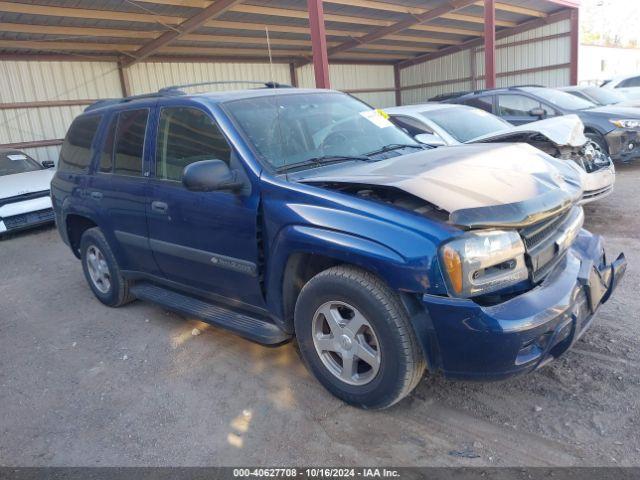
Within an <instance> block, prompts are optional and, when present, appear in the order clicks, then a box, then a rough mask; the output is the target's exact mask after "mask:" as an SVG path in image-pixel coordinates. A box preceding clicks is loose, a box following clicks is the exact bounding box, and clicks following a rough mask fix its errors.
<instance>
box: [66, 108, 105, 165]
mask: <svg viewBox="0 0 640 480" xmlns="http://www.w3.org/2000/svg"><path fill="white" fill-rule="evenodd" d="M101 120H102V116H101V115H92V116H86V117H79V118H76V119H75V120H74V121H73V123H72V124H71V127H70V128H69V131H68V132H67V136H66V138H65V139H64V143H63V144H62V150H60V161H59V162H58V170H61V171H72V172H86V171H87V170H88V168H89V163H90V162H91V157H92V149H91V146H92V144H93V140H94V138H95V136H96V132H97V131H98V126H99V125H100V121H101Z"/></svg>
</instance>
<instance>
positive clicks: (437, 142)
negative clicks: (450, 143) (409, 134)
mask: <svg viewBox="0 0 640 480" xmlns="http://www.w3.org/2000/svg"><path fill="white" fill-rule="evenodd" d="M413 138H415V140H416V141H417V142H420V143H424V144H425V145H429V146H431V147H444V146H445V145H446V143H444V140H443V139H442V138H441V137H440V136H438V135H436V134H434V133H419V134H418V135H416V136H415V137H413Z"/></svg>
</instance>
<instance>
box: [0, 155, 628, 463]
mask: <svg viewBox="0 0 640 480" xmlns="http://www.w3.org/2000/svg"><path fill="white" fill-rule="evenodd" d="M618 173H619V175H618V177H617V185H616V190H615V192H614V194H613V195H612V196H610V197H609V198H608V199H606V200H604V201H602V202H600V203H597V204H595V205H593V206H589V207H587V208H586V217H587V221H586V226H587V228H589V229H591V230H592V231H594V232H597V233H600V234H603V235H605V236H606V239H607V245H608V249H609V251H610V252H611V253H612V254H614V253H615V254H617V253H618V252H619V251H624V252H625V253H626V255H627V258H628V260H629V270H628V272H627V277H626V278H625V280H624V282H623V284H622V285H621V286H620V289H619V290H618V291H617V292H616V293H617V294H616V295H615V296H614V298H613V299H612V300H611V301H610V302H609V303H607V304H606V305H605V306H604V307H603V308H602V309H601V312H600V314H599V318H598V319H597V320H596V322H595V323H594V326H593V327H592V329H591V330H590V331H589V332H588V333H587V334H586V335H585V336H584V337H583V339H582V340H581V341H580V342H579V343H578V344H577V345H576V346H575V348H574V349H573V350H572V351H570V352H569V353H568V354H567V355H566V356H565V357H563V358H561V359H560V360H559V361H557V362H555V363H553V364H551V365H549V366H547V367H545V368H544V369H542V370H541V371H539V372H537V373H534V374H531V375H528V376H524V377H520V378H516V379H513V380H509V381H505V382H501V383H485V384H482V383H455V382H450V381H446V380H444V379H442V378H440V377H437V376H433V377H432V376H427V377H425V378H424V380H423V381H422V382H421V383H420V385H419V386H418V388H417V389H416V390H415V391H414V393H413V394H412V395H411V396H410V397H409V398H408V399H406V400H404V401H403V402H401V403H400V404H398V405H397V406H395V407H393V408H392V409H390V410H386V411H382V412H367V411H361V410H357V409H355V408H352V407H349V406H347V405H345V404H343V403H341V402H340V401H338V400H336V399H335V398H333V397H332V396H331V395H329V394H328V393H327V392H326V391H325V390H324V389H323V388H322V387H321V386H320V385H319V384H318V383H317V382H316V381H315V380H314V379H313V378H311V376H310V375H309V374H308V373H307V372H306V371H305V369H304V367H303V366H302V364H301V362H300V361H299V360H298V357H297V354H296V352H295V349H294V347H293V346H292V345H286V346H284V347H280V348H265V347H261V346H258V345H256V344H253V343H250V342H248V341H245V340H242V339H240V338H238V337H235V336H234V335H232V334H229V333H227V332H225V331H223V330H220V329H216V328H214V327H210V326H207V325H205V324H203V323H201V322H198V321H196V320H193V319H185V318H182V317H181V316H179V315H175V314H173V313H169V312H167V311H164V310H162V309H161V308H158V307H156V306H154V305H150V304H145V303H141V302H136V303H134V304H131V305H129V306H127V307H124V308H121V309H117V310H113V309H109V308H107V307H104V306H103V305H101V304H100V303H99V302H98V301H97V300H95V299H94V297H93V295H92V294H91V292H90V290H89V288H88V287H87V285H86V283H85V280H84V277H83V275H82V270H81V266H80V263H79V262H78V261H77V260H76V259H75V258H74V257H73V256H72V255H71V253H70V252H69V251H68V249H67V247H66V246H64V245H63V244H62V242H61V241H60V239H59V238H58V234H57V232H56V231H55V230H54V229H52V228H45V229H39V230H36V231H33V232H30V233H25V234H20V235H18V236H15V237H12V238H9V239H7V240H4V241H0V272H1V273H0V465H4V466H39V465H55V466H106V465H119V466H133V465H152V466H155V465H162V466H164V465H265V466H266V465H316V466H317V465H369V464H377V465H394V466H414V465H421V466H424V465H431V466H447V465H456V466H461V465H468V466H501V465H510V466H520V465H541V466H545V465H618V466H620V465H624V466H628V465H640V435H638V430H639V428H640V412H639V410H640V409H639V406H640V340H639V333H640V315H639V314H638V312H639V310H640V262H639V260H638V257H639V251H640V248H639V247H640V239H639V236H640V208H639V205H640V187H639V185H640V164H636V165H634V166H626V167H625V166H622V167H619V169H618ZM196 327H197V328H199V329H201V330H202V334H201V335H198V336H193V335H192V330H193V329H194V328H196Z"/></svg>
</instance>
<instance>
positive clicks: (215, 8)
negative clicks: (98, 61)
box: [122, 0, 240, 67]
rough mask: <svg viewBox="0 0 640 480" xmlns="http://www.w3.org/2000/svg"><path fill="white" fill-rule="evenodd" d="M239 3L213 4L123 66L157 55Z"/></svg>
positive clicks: (223, 0)
mask: <svg viewBox="0 0 640 480" xmlns="http://www.w3.org/2000/svg"><path fill="white" fill-rule="evenodd" d="M239 2H240V0H217V1H215V2H213V3H212V4H211V5H209V6H208V7H207V8H204V9H202V10H201V11H200V12H198V13H196V14H195V15H194V16H193V17H190V18H188V19H186V20H185V21H184V22H182V23H181V24H180V25H178V27H177V28H175V29H172V30H168V31H166V32H164V33H163V34H162V35H160V36H159V37H158V38H155V39H154V40H151V41H150V42H148V43H146V44H145V45H143V46H142V47H140V48H139V49H138V50H136V51H135V52H133V54H132V55H133V57H134V58H130V59H127V60H124V61H123V64H122V66H123V67H130V66H131V65H133V64H134V63H137V62H139V61H140V60H142V59H144V58H147V57H148V56H149V55H152V54H154V53H156V52H157V51H158V50H160V49H161V48H162V47H165V46H166V45H168V44H170V43H171V42H173V41H175V40H177V39H178V38H180V37H181V36H183V35H186V34H188V33H191V32H193V31H194V30H196V29H198V28H199V27H201V26H202V25H204V24H205V23H207V21H209V20H211V19H212V18H215V17H217V16H218V15H222V14H223V13H224V12H225V11H227V10H228V9H230V8H231V7H233V6H234V5H235V4H237V3H239ZM150 21H153V18H151V19H150Z"/></svg>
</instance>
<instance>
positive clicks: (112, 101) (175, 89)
mask: <svg viewBox="0 0 640 480" xmlns="http://www.w3.org/2000/svg"><path fill="white" fill-rule="evenodd" d="M238 83H247V84H251V85H261V86H262V87H263V88H293V87H291V85H287V84H284V83H278V82H253V81H245V80H231V81H224V82H200V83H185V84H184V85H172V86H170V87H164V88H161V89H160V90H158V91H157V92H156V93H143V94H141V95H131V96H129V97H124V98H105V99H104V100H98V101H97V102H94V103H92V104H91V105H89V106H88V107H86V108H85V109H84V111H85V112H89V111H91V110H95V109H97V108H101V107H107V106H109V105H117V104H119V103H126V102H132V101H134V100H140V99H144V98H158V97H164V96H168V95H186V94H185V92H183V91H182V90H181V89H183V88H187V87H201V86H205V85H230V84H238Z"/></svg>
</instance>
